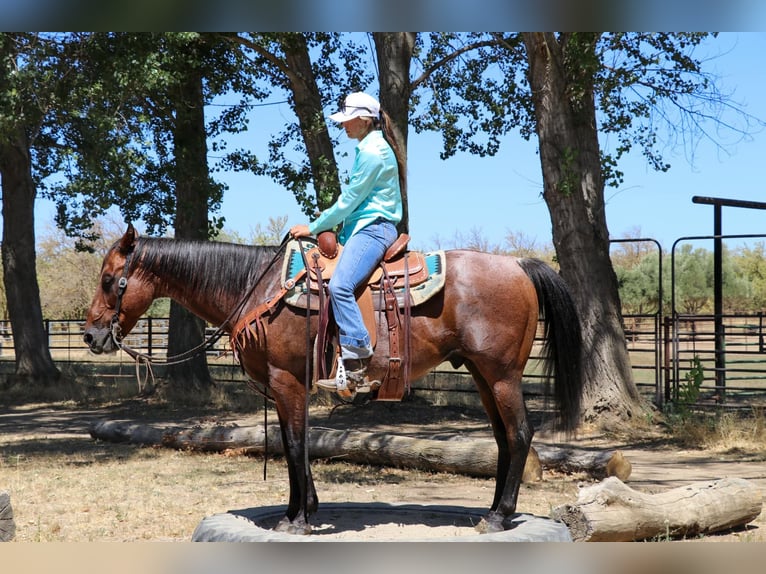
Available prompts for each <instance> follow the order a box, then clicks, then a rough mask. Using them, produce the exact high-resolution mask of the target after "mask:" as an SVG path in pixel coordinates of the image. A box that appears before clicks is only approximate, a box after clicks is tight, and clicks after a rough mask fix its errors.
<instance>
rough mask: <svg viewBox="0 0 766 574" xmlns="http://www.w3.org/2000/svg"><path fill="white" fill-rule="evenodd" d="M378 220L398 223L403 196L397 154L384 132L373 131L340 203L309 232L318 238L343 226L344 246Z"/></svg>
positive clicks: (358, 151)
mask: <svg viewBox="0 0 766 574" xmlns="http://www.w3.org/2000/svg"><path fill="white" fill-rule="evenodd" d="M379 217H382V218H384V219H387V220H388V221H391V222H392V223H399V222H400V221H401V220H402V194H401V190H400V189H399V168H398V166H397V163H396V156H395V155H394V151H393V150H392V149H391V146H390V145H388V142H387V141H386V140H385V138H384V137H383V134H382V132H381V131H380V130H373V131H371V132H370V133H369V134H367V135H366V136H365V137H364V138H363V139H362V140H361V141H360V142H359V144H357V146H356V156H355V158H354V164H353V166H352V168H351V176H350V179H349V182H348V185H345V186H343V187H342V188H341V192H340V196H339V197H338V200H337V201H336V202H335V203H334V204H333V205H331V206H330V207H328V208H327V209H325V210H324V211H323V212H322V213H321V215H320V216H319V217H318V218H317V219H316V220H315V221H313V222H312V223H310V224H309V231H310V232H311V233H312V234H314V235H316V234H317V233H319V232H321V231H327V230H328V229H332V228H333V227H335V226H336V225H338V224H340V223H342V224H343V229H342V230H341V232H340V234H339V237H338V240H339V241H340V242H341V243H342V244H343V243H345V242H346V241H347V240H348V238H349V237H351V236H352V235H353V234H355V233H356V232H358V231H359V230H360V229H363V228H364V227H365V226H366V225H369V224H370V223H372V222H373V221H375V220H376V219H378V218H379Z"/></svg>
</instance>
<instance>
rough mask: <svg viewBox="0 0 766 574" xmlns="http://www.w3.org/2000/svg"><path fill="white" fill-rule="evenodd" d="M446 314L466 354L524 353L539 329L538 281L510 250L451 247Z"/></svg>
mask: <svg viewBox="0 0 766 574" xmlns="http://www.w3.org/2000/svg"><path fill="white" fill-rule="evenodd" d="M446 257H447V279H446V282H445V286H444V318H445V320H446V321H448V322H450V325H449V326H450V327H451V328H452V329H453V330H454V332H455V333H456V334H457V335H458V337H459V338H460V342H461V347H462V350H463V352H464V353H465V354H466V355H472V354H478V353H481V354H484V355H488V356H493V357H496V358H497V359H499V360H501V361H506V360H510V359H511V357H518V356H521V355H523V356H525V357H526V355H527V354H528V353H529V349H531V345H532V342H533V340H534V335H535V331H536V329H537V320H538V317H539V307H538V300H537V292H536V290H535V287H534V284H533V283H532V282H531V281H530V279H529V277H528V276H527V274H526V273H525V272H524V270H523V269H522V267H521V266H520V265H519V262H518V261H519V260H518V259H517V258H515V257H511V256H506V255H496V254H491V253H485V252H480V251H469V250H451V251H447V252H446Z"/></svg>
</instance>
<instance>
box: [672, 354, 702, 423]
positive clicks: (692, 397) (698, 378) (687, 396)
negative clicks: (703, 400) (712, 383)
mask: <svg viewBox="0 0 766 574" xmlns="http://www.w3.org/2000/svg"><path fill="white" fill-rule="evenodd" d="M704 381H705V369H704V368H703V367H702V361H701V360H700V358H699V356H698V355H695V356H694V358H693V359H692V360H691V365H690V369H689V371H688V372H687V373H686V374H685V375H684V383H683V384H681V385H679V387H678V401H677V403H678V407H679V408H680V409H682V410H686V411H688V409H689V408H690V407H692V406H693V405H694V404H696V402H697V399H699V396H700V389H701V388H702V383H703V382H704Z"/></svg>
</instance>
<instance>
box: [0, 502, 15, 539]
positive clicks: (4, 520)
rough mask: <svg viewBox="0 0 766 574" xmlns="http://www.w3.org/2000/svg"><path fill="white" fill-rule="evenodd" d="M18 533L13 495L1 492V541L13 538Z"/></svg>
mask: <svg viewBox="0 0 766 574" xmlns="http://www.w3.org/2000/svg"><path fill="white" fill-rule="evenodd" d="M15 535H16V522H14V520H13V508H12V507H11V495H10V494H8V493H7V492H0V542H8V541H9V540H13V537H14V536H15Z"/></svg>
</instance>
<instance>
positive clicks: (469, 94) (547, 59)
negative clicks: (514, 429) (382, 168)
mask: <svg viewBox="0 0 766 574" xmlns="http://www.w3.org/2000/svg"><path fill="white" fill-rule="evenodd" d="M707 38H708V35H706V34H641V33H616V34H598V33H552V32H551V33H525V34H505V35H503V34H490V35H486V34H473V35H467V36H462V35H451V34H446V35H445V34H442V35H437V34H435V35H431V42H432V43H434V44H435V45H437V46H440V48H439V49H438V50H435V51H434V53H435V54H438V53H439V52H440V51H441V52H443V51H444V50H445V49H446V48H445V47H447V46H452V45H453V44H458V43H463V44H466V45H468V44H470V43H474V44H476V45H478V44H480V42H481V40H482V39H484V40H487V39H490V40H491V39H494V40H495V41H496V43H495V45H494V46H492V45H491V44H490V45H489V46H488V47H481V48H479V49H478V50H476V51H475V52H474V53H472V54H471V57H470V58H469V57H468V55H466V56H465V57H464V58H461V59H458V60H454V62H453V64H452V65H451V66H447V67H444V68H443V69H441V70H440V71H438V72H436V73H435V74H433V75H432V77H431V78H430V84H431V85H432V87H433V92H434V95H433V98H432V103H431V104H429V105H428V106H427V107H426V108H425V112H424V113H423V114H422V115H420V116H419V117H418V118H416V119H415V122H416V125H417V126H418V128H419V129H440V130H443V133H444V135H445V137H444V142H445V149H444V151H443V152H442V153H443V156H444V157H449V156H450V155H452V154H454V153H455V152H456V151H461V150H462V151H469V152H471V153H477V154H493V153H495V152H496V151H497V149H498V147H499V145H500V138H501V137H502V136H503V135H505V134H507V133H508V132H510V131H511V130H515V129H518V130H519V132H520V134H521V135H522V137H525V138H528V139H530V138H532V137H536V139H537V142H538V149H539V154H540V162H541V168H542V176H543V194H542V195H543V198H544V200H545V202H546V205H547V206H548V210H549V212H550V216H551V228H552V235H553V243H554V247H555V249H556V254H557V260H558V262H559V264H560V267H561V274H562V276H563V277H564V279H565V280H566V281H567V283H568V284H569V285H570V287H571V288H572V290H573V293H574V296H575V299H576V301H577V303H578V307H579V309H580V313H581V317H582V323H583V337H584V341H585V347H586V348H587V349H588V352H587V354H586V356H585V357H584V361H585V371H586V374H587V375H586V376H587V382H586V386H587V389H586V397H585V401H584V413H583V415H584V418H585V419H586V420H592V421H598V422H604V421H607V420H608V419H618V420H624V419H629V418H630V417H631V416H632V415H633V414H634V413H636V412H638V411H640V410H641V407H642V405H641V403H640V401H639V397H638V393H637V390H636V387H635V384H634V383H633V380H632V376H631V370H630V362H629V359H628V354H627V349H626V346H625V337H624V331H623V328H622V325H621V320H620V319H621V317H620V301H619V290H618V286H617V285H618V283H617V276H616V274H615V272H614V269H613V268H612V265H611V262H610V259H609V232H608V228H607V224H606V218H605V213H604V188H605V186H607V185H614V186H616V185H619V184H620V183H621V182H622V177H623V175H622V173H621V172H620V171H619V169H618V165H619V160H620V159H621V158H622V157H623V155H624V154H626V153H628V152H629V151H630V150H631V149H632V148H633V147H634V146H635V147H638V148H639V149H640V151H641V152H642V153H643V155H644V156H645V157H646V159H647V161H648V162H649V165H650V166H651V167H652V168H654V169H657V170H661V171H664V170H667V169H669V167H670V166H669V165H668V164H667V163H666V162H665V161H664V160H663V158H662V154H661V153H660V152H659V151H658V150H659V142H658V137H657V133H658V129H657V128H658V124H664V125H665V126H666V127H668V128H669V131H668V133H669V134H670V135H671V137H675V138H677V139H683V140H684V141H697V140H698V139H699V138H700V137H706V136H708V134H707V132H706V131H705V129H704V126H705V125H706V123H707V122H709V121H712V122H717V125H718V126H719V127H723V128H725V129H731V130H733V131H734V133H735V134H742V133H744V132H745V130H746V129H747V127H744V128H740V127H739V126H738V125H736V124H737V122H727V123H724V122H722V121H720V118H721V117H722V114H723V113H724V112H733V113H734V114H735V115H736V117H737V118H739V119H741V120H744V122H745V126H747V125H748V121H749V120H750V119H751V118H749V117H748V116H747V114H745V113H743V112H742V111H741V110H740V109H739V108H738V107H737V106H736V105H735V104H733V103H732V102H731V101H730V100H729V99H727V97H726V96H724V95H722V94H721V93H720V92H719V91H718V90H717V88H716V85H715V82H713V81H712V79H711V78H710V77H709V76H708V75H707V74H705V73H704V71H703V70H702V65H701V63H700V61H699V60H697V59H695V58H694V57H693V55H692V54H693V50H694V48H695V47H697V46H698V45H699V44H700V43H701V42H702V41H703V40H705V39H707ZM429 63H430V60H426V65H429ZM740 125H741V124H740ZM600 134H614V135H615V136H616V139H617V145H616V146H615V148H614V149H602V147H601V144H600V142H599V135H600ZM607 415H608V416H607Z"/></svg>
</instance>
